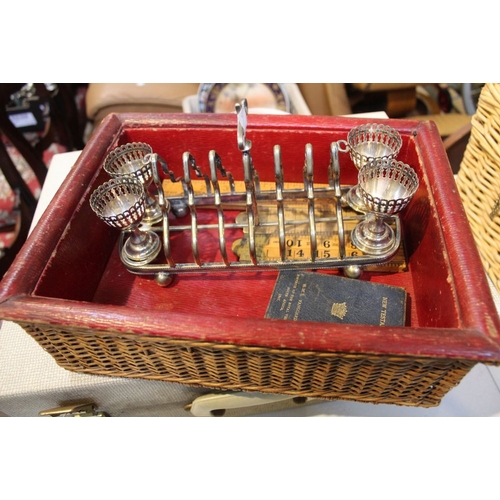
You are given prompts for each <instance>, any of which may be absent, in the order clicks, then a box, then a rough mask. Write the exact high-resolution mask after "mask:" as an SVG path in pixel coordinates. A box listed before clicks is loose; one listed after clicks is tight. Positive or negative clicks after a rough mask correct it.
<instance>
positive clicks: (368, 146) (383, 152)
mask: <svg viewBox="0 0 500 500" xmlns="http://www.w3.org/2000/svg"><path fill="white" fill-rule="evenodd" d="M402 145H403V140H402V138H401V135H400V134H399V132H398V131H397V130H395V129H393V128H392V127H389V126H388V125H384V124H381V123H366V124H363V125H359V126H358V127H354V128H353V129H351V130H350V131H349V133H348V134H347V146H348V149H349V155H350V157H351V160H352V162H353V163H354V165H355V166H356V168H357V169H358V170H361V169H362V168H363V167H364V166H365V165H366V164H367V163H370V162H373V161H375V160H392V159H395V158H396V156H397V155H398V153H399V151H400V150H401V146H402ZM346 201H347V203H348V205H349V206H350V207H351V208H352V209H354V210H356V211H358V212H365V211H366V207H365V206H364V205H363V200H362V196H361V194H360V192H359V184H358V185H356V186H353V187H352V188H351V189H350V190H349V191H348V192H347V195H346Z"/></svg>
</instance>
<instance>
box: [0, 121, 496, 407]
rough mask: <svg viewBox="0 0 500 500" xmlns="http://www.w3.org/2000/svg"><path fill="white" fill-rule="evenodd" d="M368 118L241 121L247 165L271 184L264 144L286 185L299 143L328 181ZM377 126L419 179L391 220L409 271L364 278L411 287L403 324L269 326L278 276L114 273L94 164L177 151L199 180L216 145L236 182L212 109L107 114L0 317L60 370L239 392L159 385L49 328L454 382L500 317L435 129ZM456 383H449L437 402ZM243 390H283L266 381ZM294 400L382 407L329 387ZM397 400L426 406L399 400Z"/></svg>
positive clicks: (175, 159) (225, 130) (2, 290)
mask: <svg viewBox="0 0 500 500" xmlns="http://www.w3.org/2000/svg"><path fill="white" fill-rule="evenodd" d="M367 121H368V120H367V119H361V118H340V117H323V116H322V117H315V116H292V115H290V116H279V115H278V116H277V115H269V116H264V115H254V116H252V115H250V116H249V117H248V130H247V134H248V135H247V137H248V139H250V140H251V141H252V143H253V147H252V150H251V152H252V157H253V161H254V165H255V168H256V170H257V172H258V173H259V175H260V178H261V180H263V181H270V182H272V181H274V167H273V146H274V145H275V144H279V145H280V146H281V152H282V162H283V170H284V173H285V180H286V181H298V182H300V181H301V180H302V175H303V174H302V168H303V165H304V147H305V145H306V144H307V143H311V144H312V145H313V148H314V165H315V182H318V183H321V182H327V177H326V167H327V166H328V163H329V160H330V158H329V151H330V149H329V147H330V144H331V142H333V141H337V140H340V139H344V140H345V139H346V137H347V133H348V131H349V130H350V129H351V128H353V127H355V126H357V125H359V124H361V123H366V122H367ZM370 121H372V120H370ZM373 121H377V120H373ZM379 121H380V120H379ZM383 123H387V124H388V125H390V126H392V127H394V128H396V129H397V130H398V131H399V132H400V134H401V135H402V138H403V147H402V149H401V152H400V154H399V155H398V160H401V161H404V162H405V163H408V164H409V165H411V166H412V167H413V168H414V169H415V170H416V172H417V174H418V176H419V179H420V186H419V189H418V191H417V193H416V195H415V196H414V198H413V200H412V202H411V203H410V205H409V207H408V208H407V209H406V210H405V211H404V212H403V213H402V215H401V220H402V226H403V236H404V242H405V247H406V251H407V260H408V270H407V271H406V272H401V273H365V274H364V275H363V276H362V278H361V279H366V280H371V281H377V282H381V283H386V284H390V285H395V286H402V287H404V288H405V289H406V290H407V293H408V318H407V325H406V326H405V327H401V328H396V327H375V326H365V325H340V324H333V323H332V324H326V323H305V322H293V321H280V320H267V319H265V318H264V314H265V311H266V308H267V304H268V302H269V298H270V296H271V293H272V290H273V287H274V283H275V280H276V275H277V274H276V272H274V271H259V270H256V271H255V272H254V271H250V272H231V273H225V272H224V273H215V274H179V275H176V276H175V277H174V281H173V283H172V284H171V285H170V286H169V287H167V288H160V287H158V285H157V284H156V283H155V282H154V280H153V279H152V278H147V277H142V276H137V275H134V274H131V273H129V272H128V271H127V270H126V269H125V268H124V267H123V265H122V264H121V262H120V259H119V256H118V251H117V246H118V240H119V231H117V230H116V229H112V228H110V227H108V226H107V225H106V224H104V223H103V222H102V221H100V220H99V219H98V218H97V217H96V215H95V214H94V213H93V212H92V210H91V208H90V205H89V197H90V194H91V193H92V192H93V190H94V189H95V188H96V187H97V186H98V185H100V184H102V183H103V182H104V181H106V180H108V178H109V177H108V175H107V174H106V173H105V172H104V171H103V169H102V163H103V160H104V158H105V157H106V155H107V154H108V153H109V151H111V150H112V149H113V148H115V147H116V146H118V145H120V144H124V143H127V142H146V143H148V144H150V145H151V146H152V148H153V150H154V151H155V152H157V153H158V154H159V155H161V156H162V157H163V158H164V159H165V160H166V161H167V163H168V165H169V167H170V168H171V170H173V171H174V172H176V173H178V175H181V174H182V154H183V153H184V152H185V151H189V152H190V153H191V154H192V155H193V156H194V157H195V159H196V161H197V163H198V165H200V166H201V167H202V168H204V167H205V169H206V170H207V171H208V153H209V151H210V150H211V149H215V150H216V151H217V152H218V153H219V155H220V156H221V158H222V160H223V163H224V166H225V167H226V168H227V169H228V170H230V171H231V172H232V174H233V175H234V176H235V178H240V179H241V178H242V176H243V170H242V162H241V152H240V151H239V150H238V147H237V140H236V118H235V116H233V115H208V114H207V115H174V114H171V115H167V114H165V115H157V114H145V115H137V114H130V115H127V114H123V115H110V116H109V117H107V118H106V119H105V120H104V122H103V123H102V124H101V126H100V127H99V129H98V130H97V131H96V133H95V134H94V135H93V137H92V138H91V140H90V141H89V143H88V144H87V146H86V147H85V149H84V151H83V152H82V154H81V156H80V158H79V160H78V161H77V163H76V165H75V167H74V168H73V170H72V171H71V173H70V174H69V176H68V177H67V179H66V180H65V182H64V183H63V185H62V187H61V189H60V190H59V191H58V193H57V194H56V196H55V198H54V200H53V202H52V204H51V205H50V206H49V208H48V209H47V211H46V212H45V214H44V215H43V217H42V218H41V220H40V222H39V224H38V225H37V227H36V228H35V230H34V231H33V233H32V235H31V236H30V238H29V239H28V241H27V242H26V244H25V246H24V247H23V249H22V251H21V253H20V254H19V255H18V257H17V259H16V261H15V262H14V264H13V266H12V267H11V269H10V271H9V272H8V273H7V275H6V276H5V278H4V280H3V281H2V283H1V284H0V317H2V318H4V319H9V320H12V321H15V322H18V323H19V324H21V325H22V326H23V327H24V328H25V329H27V331H28V332H29V333H30V334H32V335H33V336H34V337H35V339H36V340H37V341H39V342H40V343H41V344H42V345H43V346H44V347H45V348H46V349H47V350H49V352H50V353H51V354H52V355H53V356H54V357H55V358H56V360H57V361H58V363H59V364H61V366H64V367H66V368H68V369H72V370H76V371H83V372H86V373H96V374H108V375H113V376H131V377H142V378H157V379H164V380H170V381H177V382H185V383H197V384H201V385H208V386H218V387H221V388H225V387H227V388H235V387H238V386H239V384H238V383H237V382H231V383H227V384H225V383H223V382H220V380H219V378H218V377H219V374H215V375H214V374H212V375H211V374H210V373H209V374H208V375H206V377H205V378H204V377H202V376H200V377H198V378H197V377H193V376H192V375H191V376H184V375H183V374H179V373H176V369H175V368H171V367H170V368H169V369H165V374H164V376H162V373H163V372H161V370H160V372H159V373H156V372H155V373H153V374H152V373H150V372H147V371H144V372H140V370H139V371H137V370H136V369H135V368H134V370H132V371H131V372H128V371H127V367H122V368H119V369H117V368H116V367H110V368H109V369H108V368H106V366H107V365H105V363H102V362H101V361H99V360H97V361H96V360H94V361H95V363H96V366H95V368H92V366H90V367H89V366H87V365H85V363H83V362H81V359H80V360H79V359H78V356H79V355H78V353H76V354H75V353H72V354H71V356H70V355H67V354H64V356H63V355H62V354H58V347H57V346H56V345H54V344H55V341H51V340H50V339H49V340H47V339H48V338H49V333H50V332H49V331H52V330H61V331H63V332H66V333H65V335H67V332H68V331H69V332H71V333H72V334H75V335H77V336H78V335H80V336H83V337H85V338H86V339H87V340H88V339H92V338H93V336H94V335H97V336H100V335H101V334H106V333H109V334H110V336H111V337H123V338H131V337H132V338H133V336H136V337H137V338H140V337H144V339H149V340H151V341H153V340H154V339H156V341H157V342H161V341H162V339H163V340H165V342H174V343H179V342H180V343H182V342H186V343H188V344H189V343H190V342H194V343H195V344H196V343H200V342H202V343H204V345H205V344H210V345H213V346H214V348H215V349H217V346H219V345H220V346H231V347H233V348H235V349H236V350H238V349H239V348H241V349H254V350H259V349H262V350H277V351H278V352H279V351H280V350H283V352H287V353H293V352H294V351H297V352H300V353H306V354H307V353H311V355H312V356H314V355H315V353H318V355H320V356H323V355H328V354H331V355H332V356H345V355H347V356H354V357H356V356H359V357H361V358H362V357H363V356H368V357H369V358H370V359H372V358H380V359H384V358H385V359H389V358H395V359H409V358H415V359H418V360H458V361H463V362H465V365H466V367H467V368H466V370H465V372H461V374H460V376H459V378H458V380H459V379H460V378H461V377H462V376H463V374H464V373H466V371H467V370H468V369H470V367H472V366H473V365H474V364H475V363H476V362H485V363H492V364H498V363H500V340H499V337H498V334H499V332H500V322H499V319H498V315H497V312H496V308H495V305H494V302H493V300H492V297H491V294H490V291H489V287H488V283H487V281H486V277H485V274H484V272H483V270H482V265H481V261H480V258H479V255H478V252H477V250H476V246H475V243H474V240H473V237H472V234H471V232H470V229H469V225H468V222H467V219H466V216H465V213H464V210H463V206H462V203H461V201H460V198H459V195H458V192H457V189H456V186H455V181H454V178H453V174H452V171H451V168H450V166H449V163H448V160H447V157H446V153H445V151H444V148H443V145H442V141H441V138H440V137H439V134H438V131H437V128H436V127H435V125H434V124H433V123H431V122H414V121H407V120H383ZM321 166H324V168H322V167H321ZM340 170H341V183H342V184H355V183H356V181H357V170H356V169H355V167H354V166H353V164H352V162H351V160H350V158H349V155H348V154H342V153H341V154H340ZM333 272H334V273H335V272H337V271H333ZM48 332H49V333H48ZM75 332H76V333H75ZM96 332H97V333H96ZM42 337H43V339H42ZM111 352H112V349H111ZM86 355H87V356H88V353H87V354H86ZM90 356H92V355H90ZM107 356H109V357H111V358H112V357H113V355H112V354H109V353H108V354H107ZM63 357H64V359H63ZM111 364H112V363H111ZM215 371H217V370H215ZM222 371H224V370H222ZM167 372H168V373H167ZM226 375H227V374H226ZM216 379H217V380H216ZM456 382H457V380H455V381H452V382H450V384H449V386H447V387H446V388H445V389H443V391H442V392H441V394H439V395H438V399H439V398H440V397H441V396H442V394H443V393H444V392H446V391H447V390H449V388H450V386H452V385H453V384H454V383H456ZM240 388H242V389H248V390H263V391H268V392H293V391H292V389H289V388H287V387H285V386H282V385H280V384H278V383H276V384H274V383H271V382H269V383H268V382H265V383H263V384H261V385H260V386H258V385H256V384H253V383H252V384H249V385H245V384H241V385H240ZM296 393H297V394H299V393H300V394H305V395H316V396H320V397H327V398H329V397H332V398H333V397H342V398H351V397H352V398H353V399H359V400H366V401H378V400H377V398H376V397H372V396H369V397H361V396H359V395H357V394H353V395H352V396H351V395H350V394H349V393H340V392H338V391H337V390H332V391H330V392H329V391H328V390H323V391H322V392H315V391H312V390H311V391H309V392H308V391H307V390H305V391H304V392H301V391H299V390H297V392H296ZM380 401H386V399H383V398H382V399H380ZM387 401H388V402H396V403H398V402H399V401H395V400H391V399H390V398H389V399H387ZM401 403H402V404H422V405H425V404H427V403H426V401H424V400H422V402H419V401H416V402H415V401H409V400H408V398H407V400H404V398H403V399H402V400H401ZM429 404H436V402H435V401H434V402H432V403H429Z"/></svg>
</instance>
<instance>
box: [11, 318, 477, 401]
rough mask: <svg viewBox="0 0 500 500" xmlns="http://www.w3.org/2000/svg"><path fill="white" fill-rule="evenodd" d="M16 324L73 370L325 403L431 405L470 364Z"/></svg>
mask: <svg viewBox="0 0 500 500" xmlns="http://www.w3.org/2000/svg"><path fill="white" fill-rule="evenodd" d="M20 325H21V326H22V327H23V328H24V329H25V330H26V332H28V333H29V334H30V335H31V336H32V337H33V338H34V339H35V340H36V341H37V342H38V343H39V344H40V345H41V346H42V347H43V348H44V349H45V350H46V351H47V352H48V353H49V354H51V355H52V356H53V357H54V359H55V360H56V362H57V363H58V364H59V365H60V366H61V367H63V368H66V369H68V370H72V371H77V372H81V373H89V374H94V375H112V376H118V377H132V378H144V379H149V380H163V381H168V382H177V383H183V384H188V385H195V386H205V387H213V388H216V389H226V390H227V389H233V390H246V391H261V392H265V393H283V394H291V395H295V396H306V397H315V398H321V399H327V400H328V399H345V400H354V401H361V402H365V403H386V404H399V405H405V406H420V407H432V406H437V405H439V403H440V402H441V399H442V398H443V396H444V395H445V394H446V393H447V392H448V391H449V390H450V389H452V388H453V387H455V386H456V385H457V384H458V383H459V382H460V381H461V379H462V378H463V377H464V376H465V375H466V374H467V373H468V372H469V371H470V369H471V368H472V367H473V366H474V362H473V361H470V360H460V359H432V358H424V357H422V358H418V357H403V356H369V355H366V354H363V355H355V354H353V355H349V354H346V353H342V354H336V353H326V352H324V353H321V352H312V351H296V350H291V349H267V348H266V349H263V348H258V347H250V346H237V345H233V344H216V343H213V342H203V341H189V340H183V339H166V338H161V339H159V338H157V337H149V336H146V335H135V334H123V333H120V334H119V333H118V332H99V331H93V332H91V331H86V330H83V329H81V330H79V329H74V328H71V329H61V328H59V327H56V328H54V327H53V326H51V325H38V326H35V325H33V324H31V323H20Z"/></svg>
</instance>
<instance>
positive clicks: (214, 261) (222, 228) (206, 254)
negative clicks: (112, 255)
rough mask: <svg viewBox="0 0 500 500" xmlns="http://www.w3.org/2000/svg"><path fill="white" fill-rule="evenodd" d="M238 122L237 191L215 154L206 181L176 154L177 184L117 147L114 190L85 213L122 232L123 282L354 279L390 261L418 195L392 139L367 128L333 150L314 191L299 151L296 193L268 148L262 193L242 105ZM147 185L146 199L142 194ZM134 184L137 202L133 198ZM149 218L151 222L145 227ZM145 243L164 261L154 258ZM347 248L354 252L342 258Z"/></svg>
mask: <svg viewBox="0 0 500 500" xmlns="http://www.w3.org/2000/svg"><path fill="white" fill-rule="evenodd" d="M236 115H237V134H236V135H237V142H238V148H239V150H240V151H241V157H242V164H243V181H240V182H236V181H235V180H234V177H233V175H232V174H231V173H230V172H229V171H228V170H227V169H226V168H225V167H224V165H223V161H222V158H221V157H220V156H219V155H218V153H217V152H216V151H215V150H211V151H210V152H209V157H208V163H209V170H210V171H209V174H206V173H204V172H202V170H201V168H200V167H199V166H198V164H197V162H196V160H195V158H194V157H193V156H192V155H191V154H190V153H189V152H188V151H186V152H184V154H183V155H182V167H183V169H182V172H183V175H182V176H180V177H176V176H175V174H174V172H173V171H172V170H170V168H169V166H168V165H167V163H166V162H165V160H164V159H163V158H161V157H160V156H159V155H158V154H157V153H154V152H153V150H152V148H151V147H150V146H149V145H147V144H144V143H129V144H125V145H123V146H119V147H118V148H116V149H114V150H113V151H112V152H111V153H110V154H109V155H108V157H107V158H106V160H105V163H104V165H105V167H106V169H105V170H106V171H107V172H108V173H110V175H111V176H112V180H113V182H112V183H110V182H109V181H108V183H106V187H105V188H103V186H100V187H99V188H97V189H96V190H95V191H94V193H93V194H92V196H91V201H90V203H91V206H92V208H93V210H94V211H95V213H96V214H97V215H98V217H99V218H101V220H103V221H104V222H106V223H108V224H110V225H112V226H113V227H118V228H119V229H121V236H120V242H119V252H120V258H121V261H122V263H123V264H124V266H125V267H126V268H127V269H128V270H129V271H130V272H131V273H134V274H138V275H149V276H154V278H155V280H156V282H157V283H158V284H159V285H161V286H166V285H168V284H170V283H171V281H172V278H173V275H175V274H180V273H209V272H232V271H256V270H283V269H329V268H339V269H342V270H343V272H344V274H345V275H346V276H349V277H352V278H357V277H359V276H360V275H361V273H362V270H363V268H365V267H366V266H373V265H380V264H383V263H386V262H388V261H390V260H391V259H392V258H393V257H394V256H395V255H396V253H397V252H398V250H399V248H400V245H401V241H402V236H401V223H400V219H399V216H398V213H399V211H400V210H402V209H403V208H405V207H406V205H407V204H408V203H409V201H410V200H411V197H412V196H413V194H414V193H415V191H416V190H417V188H418V178H417V176H416V174H415V172H414V171H413V169H412V168H411V167H409V166H408V165H404V164H403V163H401V162H397V161H396V160H395V156H396V154H397V152H398V151H399V148H400V146H401V141H400V138H399V134H398V133H397V132H396V131H395V130H394V129H390V128H389V127H387V126H385V125H377V124H368V125H367V126H365V127H364V130H363V132H362V134H361V135H360V133H359V132H358V133H357V135H356V141H355V143H352V144H350V143H348V142H347V141H336V142H332V143H331V145H330V162H329V165H327V166H326V168H327V170H328V182H327V183H325V184H321V185H316V184H315V183H314V161H313V147H312V145H311V144H306V146H305V159H304V167H303V180H302V183H301V184H300V185H297V184H294V185H293V186H290V185H289V184H286V183H285V181H284V175H283V166H282V161H281V149H280V146H279V145H275V146H274V150H273V153H274V176H275V182H274V183H273V186H272V187H271V188H270V187H269V183H267V185H266V186H265V187H263V186H262V185H261V182H260V179H259V175H258V172H257V170H256V168H255V167H254V164H253V160H252V156H251V148H252V143H251V141H249V140H248V138H247V116H248V108H247V103H246V101H245V100H243V101H241V103H240V104H237V105H236ZM352 135H353V134H351V136H352ZM374 144H375V147H374ZM355 148H359V151H361V153H359V151H358V152H357V151H356V149H355ZM342 152H349V153H350V155H351V159H353V162H354V163H355V165H356V167H357V168H358V169H359V183H358V185H357V186H343V187H342V186H341V184H340V163H339V153H342ZM378 152H381V153H380V155H379V154H378ZM360 157H362V159H363V161H359V162H357V161H356V159H357V158H360ZM160 172H162V173H163V177H164V181H165V182H167V183H170V184H171V185H175V186H178V187H179V188H180V189H179V190H178V191H179V194H166V193H165V189H164V185H163V183H162V180H161V177H160ZM130 177H133V178H134V180H135V183H134V184H133V187H134V190H131V189H124V187H123V186H121V181H120V179H122V180H123V182H125V183H128V184H127V186H130V185H131V183H130V181H125V179H127V178H130ZM151 178H152V181H153V182H152V185H153V187H154V191H155V192H154V195H151V194H149V193H147V190H148V186H149V184H150V183H151V180H150V179H151ZM138 184H139V185H142V189H143V190H144V191H145V194H142V195H140V196H139V195H134V194H133V193H136V191H137V185H138ZM103 193H105V195H103ZM354 195H356V196H354ZM103 196H104V198H103ZM134 196H135V197H134ZM353 198H356V199H355V202H352V203H351V204H350V199H353ZM110 200H112V203H111V201H110ZM360 200H361V201H360ZM137 203H139V204H141V205H144V208H143V209H142V210H141V211H140V217H141V222H142V224H140V225H139V227H138V226H137V214H138V211H137V210H134V209H133V208H132V209H131V207H134V206H136V205H137ZM148 211H149V212H151V213H154V214H155V215H154V217H151V218H148ZM158 212H160V214H161V217H158ZM348 227H350V228H353V229H348ZM141 232H142V236H141ZM153 235H155V236H156V235H158V236H159V240H160V242H161V244H160V246H161V247H162V250H163V251H160V252H158V241H157V240H158V238H156V237H154V236H153ZM298 235H300V238H299V239H298V238H297V236H298ZM351 236H352V237H351ZM297 241H299V245H298V247H297ZM354 241H356V242H357V245H359V246H358V248H359V249H360V251H356V252H352V251H349V252H348V251H347V246H348V245H353V242H354ZM141 245H142V246H141ZM152 246H154V248H151V247H152ZM132 247H133V252H131V248H132ZM361 248H362V250H361ZM131 255H132V257H131Z"/></svg>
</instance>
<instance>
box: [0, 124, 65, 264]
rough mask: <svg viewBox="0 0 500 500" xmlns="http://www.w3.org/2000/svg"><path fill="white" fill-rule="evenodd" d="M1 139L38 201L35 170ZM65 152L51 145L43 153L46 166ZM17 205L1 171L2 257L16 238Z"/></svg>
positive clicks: (38, 194)
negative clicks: (56, 156) (5, 249)
mask: <svg viewBox="0 0 500 500" xmlns="http://www.w3.org/2000/svg"><path fill="white" fill-rule="evenodd" d="M0 139H1V140H2V141H3V142H4V144H5V146H6V148H7V152H8V153H9V156H10V157H11V159H12V161H13V162H14V165H16V167H17V169H18V170H19V173H20V174H21V176H22V178H23V180H24V182H26V184H27V185H28V187H29V188H30V189H31V192H32V193H33V194H34V196H35V198H36V199H38V198H39V196H40V190H41V186H40V183H39V182H38V179H37V178H36V176H35V174H34V173H33V170H32V169H31V167H30V166H29V164H28V163H27V162H26V160H25V159H24V158H23V157H22V156H21V154H20V153H19V151H18V150H17V149H16V148H15V147H14V146H13V145H12V144H11V142H10V141H9V140H8V139H7V138H6V137H5V136H4V135H2V134H0ZM65 151H66V148H65V147H64V146H61V145H60V144H55V143H54V144H51V145H50V146H49V148H48V149H46V150H45V151H44V153H43V162H44V163H45V165H49V164H50V160H51V159H52V157H53V156H54V155H55V154H58V153H64V152H65ZM17 205H18V200H16V195H15V193H14V192H13V191H12V189H11V188H10V186H9V184H8V183H7V181H6V180H5V177H4V175H3V173H2V172H1V170H0V255H1V254H2V252H3V249H4V248H8V247H9V246H10V245H11V244H12V243H13V242H14V240H15V238H16V232H17V229H16V224H17V223H18V213H17V210H16V209H17Z"/></svg>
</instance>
